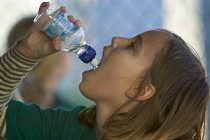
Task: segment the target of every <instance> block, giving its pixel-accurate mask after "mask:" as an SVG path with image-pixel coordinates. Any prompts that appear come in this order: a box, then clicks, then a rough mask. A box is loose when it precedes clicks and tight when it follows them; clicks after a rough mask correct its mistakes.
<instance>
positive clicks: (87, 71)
mask: <svg viewBox="0 0 210 140" xmlns="http://www.w3.org/2000/svg"><path fill="white" fill-rule="evenodd" d="M90 71H92V70H86V71H84V72H83V73H82V75H84V74H86V73H89V72H90Z"/></svg>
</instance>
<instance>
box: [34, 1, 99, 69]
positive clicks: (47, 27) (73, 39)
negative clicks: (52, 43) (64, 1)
mask: <svg viewBox="0 0 210 140" xmlns="http://www.w3.org/2000/svg"><path fill="white" fill-rule="evenodd" d="M34 23H35V25H36V27H38V28H39V29H40V30H42V31H44V32H45V33H46V34H47V35H48V36H49V37H51V38H53V37H55V36H56V35H60V37H61V40H62V47H61V51H65V52H74V53H75V54H76V55H77V57H79V59H80V60H82V61H83V62H84V63H90V64H91V65H92V66H93V68H97V67H98V64H99V62H100V61H99V60H98V59H97V58H96V51H95V50H94V49H93V48H92V47H91V46H90V45H88V44H87V43H86V40H85V33H84V30H83V29H82V28H81V27H80V28H78V29H77V28H76V26H75V25H74V24H73V23H71V22H70V21H69V20H68V18H67V16H66V15H65V14H64V13H63V12H61V11H60V6H59V5H57V4H55V3H50V5H49V7H48V9H46V10H45V11H44V12H43V13H41V14H38V15H37V16H36V17H35V19H34Z"/></svg>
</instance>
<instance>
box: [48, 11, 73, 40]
mask: <svg viewBox="0 0 210 140" xmlns="http://www.w3.org/2000/svg"><path fill="white" fill-rule="evenodd" d="M75 29H76V26H75V25H74V24H73V23H71V22H70V21H69V20H68V18H67V16H66V15H65V14H64V13H62V12H59V13H58V15H57V16H56V17H54V18H52V20H51V21H50V22H49V23H48V24H47V25H46V26H45V28H44V32H45V33H46V34H47V35H48V36H50V37H51V38H53V37H54V36H56V35H60V37H61V39H62V40H64V39H65V38H66V37H67V36H68V35H70V34H72V33H74V31H75Z"/></svg>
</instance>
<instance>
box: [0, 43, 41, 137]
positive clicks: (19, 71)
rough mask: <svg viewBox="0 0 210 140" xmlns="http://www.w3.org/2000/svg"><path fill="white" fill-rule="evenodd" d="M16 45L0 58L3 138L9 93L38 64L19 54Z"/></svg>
mask: <svg viewBox="0 0 210 140" xmlns="http://www.w3.org/2000/svg"><path fill="white" fill-rule="evenodd" d="M16 44H17V43H16ZM16 44H15V45H14V46H13V47H12V48H11V49H10V50H9V51H8V52H7V53H5V54H4V55H3V56H1V57H0V136H4V134H5V132H6V120H5V113H6V111H7V108H8V105H7V104H8V102H9V100H10V99H11V92H12V91H13V90H14V89H15V88H16V86H17V85H18V84H19V82H20V81H21V80H22V78H23V77H24V76H25V75H26V73H27V72H28V71H30V70H31V69H32V67H33V66H34V65H35V64H36V63H37V62H38V60H32V59H29V58H26V57H25V56H23V55H22V54H20V53H19V52H18V51H17V49H16V48H15V46H16Z"/></svg>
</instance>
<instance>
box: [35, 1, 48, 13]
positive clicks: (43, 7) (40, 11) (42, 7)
mask: <svg viewBox="0 0 210 140" xmlns="http://www.w3.org/2000/svg"><path fill="white" fill-rule="evenodd" d="M48 7H49V2H43V3H42V4H41V5H40V7H39V12H38V13H39V14H41V13H42V12H44V11H45V10H46V9H47V8H48Z"/></svg>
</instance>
